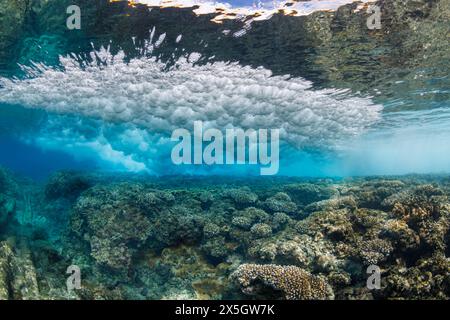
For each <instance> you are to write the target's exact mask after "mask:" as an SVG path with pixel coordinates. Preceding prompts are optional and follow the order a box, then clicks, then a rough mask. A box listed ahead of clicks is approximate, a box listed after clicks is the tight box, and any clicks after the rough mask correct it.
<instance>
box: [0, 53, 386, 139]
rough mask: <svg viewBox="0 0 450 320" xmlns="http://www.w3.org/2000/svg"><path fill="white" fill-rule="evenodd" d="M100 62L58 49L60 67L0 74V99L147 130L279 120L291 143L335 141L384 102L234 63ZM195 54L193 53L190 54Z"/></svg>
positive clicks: (271, 124) (105, 56) (106, 56)
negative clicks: (15, 76) (20, 75)
mask: <svg viewBox="0 0 450 320" xmlns="http://www.w3.org/2000/svg"><path fill="white" fill-rule="evenodd" d="M92 55H93V56H97V58H99V59H101V60H102V61H103V62H104V63H105V64H100V65H98V64H97V63H90V64H88V65H87V66H84V67H80V65H79V63H78V62H77V60H76V59H75V58H73V57H61V58H60V61H61V65H62V68H51V67H47V66H44V65H36V66H35V68H33V70H31V69H29V70H28V72H29V73H30V75H32V76H30V77H28V78H25V79H21V80H18V79H6V78H2V79H0V85H1V88H0V103H8V104H20V105H23V106H25V107H29V108H42V109H45V110H47V111H50V112H55V113H59V114H74V115H81V116H85V117H93V118H99V119H102V120H105V121H108V122H114V123H129V124H133V125H136V126H138V127H141V128H146V129H148V130H150V131H151V132H156V133H162V134H166V133H170V132H171V131H172V130H174V129H176V128H180V127H185V128H186V127H192V124H193V122H194V121H196V120H200V121H203V123H204V124H205V127H215V128H223V129H225V128H231V127H239V128H243V129H247V128H252V129H258V128H269V129H270V128H279V129H281V131H280V133H281V138H282V139H284V140H285V141H287V142H289V143H290V144H292V145H294V146H296V147H302V148H303V147H314V148H323V147H333V146H338V145H339V142H341V141H343V139H347V138H349V137H352V136H357V135H359V134H361V133H362V132H364V131H365V130H366V129H367V128H369V127H370V126H371V125H373V124H374V123H375V122H377V121H378V120H379V119H380V114H381V110H382V107H381V106H379V105H375V104H373V103H372V101H371V100H370V99H369V98H360V97H352V96H349V95H348V94H345V95H343V94H342V93H343V92H342V90H341V91H338V90H334V89H326V90H313V89H312V88H311V83H310V82H309V81H306V80H304V79H302V78H291V77H289V76H273V75H272V73H271V71H270V70H267V69H264V68H262V67H259V68H252V67H249V66H241V65H239V64H238V63H226V62H215V63H207V64H205V65H195V64H194V63H193V61H192V60H193V59H194V57H195V59H198V55H194V54H191V56H190V57H191V59H189V57H187V58H181V59H180V60H179V61H178V62H177V64H176V66H174V67H172V68H170V69H169V70H163V69H164V67H166V65H165V64H164V63H162V62H159V61H157V59H156V58H147V57H142V58H136V59H132V60H131V61H130V62H129V63H126V62H124V60H123V58H124V54H123V53H119V54H118V55H115V56H113V55H112V54H111V53H110V52H109V50H108V49H104V48H103V49H101V50H100V51H97V52H93V53H92ZM195 59H194V60H195Z"/></svg>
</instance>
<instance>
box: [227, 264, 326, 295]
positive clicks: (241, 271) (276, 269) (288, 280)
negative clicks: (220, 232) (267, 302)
mask: <svg viewBox="0 0 450 320" xmlns="http://www.w3.org/2000/svg"><path fill="white" fill-rule="evenodd" d="M231 277H232V278H234V279H236V280H237V282H238V283H239V285H240V286H241V287H242V290H243V291H244V292H245V293H251V294H255V291H257V290H258V289H255V288H254V283H255V282H258V281H259V282H261V283H262V284H263V285H264V286H269V287H271V288H272V289H273V290H275V291H281V293H282V296H283V297H284V298H285V299H288V300H298V299H301V300H312V299H314V300H319V299H320V300H323V299H330V298H333V292H332V290H331V288H330V287H329V286H328V284H327V283H326V282H325V281H324V280H323V279H321V278H319V277H316V276H313V275H311V274H310V273H308V272H306V271H304V270H302V269H300V268H298V267H294V266H277V265H256V264H243V265H241V266H239V268H238V269H237V270H236V271H235V272H234V273H233V274H232V275H231Z"/></svg>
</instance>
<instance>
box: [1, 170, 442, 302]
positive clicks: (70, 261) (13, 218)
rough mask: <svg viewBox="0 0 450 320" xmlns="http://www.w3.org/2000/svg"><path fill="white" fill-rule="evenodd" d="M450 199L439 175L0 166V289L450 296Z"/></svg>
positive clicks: (138, 294)
mask: <svg viewBox="0 0 450 320" xmlns="http://www.w3.org/2000/svg"><path fill="white" fill-rule="evenodd" d="M449 195H450V177H448V176H419V175H418V176H401V177H359V178H351V179H300V178H283V177H279V178H273V177H272V178H256V177H255V178H245V179H243V178H232V177H220V179H218V177H148V176H141V175H128V174H123V175H117V174H108V173H93V172H89V173H79V172H59V173H56V174H54V175H53V176H52V177H50V178H49V180H48V181H47V182H45V183H36V182H32V181H28V180H26V179H23V178H20V177H16V176H14V175H13V174H11V173H10V172H7V171H6V170H0V228H1V229H0V230H1V231H0V232H1V233H0V235H1V238H0V239H1V240H0V298H1V299H241V298H250V299H269V298H270V299H449V297H450V260H449V257H450V248H449V244H450V231H449V230H450V201H449ZM71 265H77V266H78V267H79V268H80V269H81V282H82V288H81V289H80V290H72V291H68V290H67V288H66V279H67V277H68V275H67V274H66V270H67V268H68V267H69V266H71ZM371 265H376V266H378V267H379V268H380V270H381V288H380V289H375V290H370V289H368V287H367V279H368V277H369V275H368V274H367V268H368V267H369V266H371Z"/></svg>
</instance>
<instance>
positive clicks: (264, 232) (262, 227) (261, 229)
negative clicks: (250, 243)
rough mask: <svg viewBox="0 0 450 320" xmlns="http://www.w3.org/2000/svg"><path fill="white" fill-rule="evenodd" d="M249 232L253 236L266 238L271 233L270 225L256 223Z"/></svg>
mask: <svg viewBox="0 0 450 320" xmlns="http://www.w3.org/2000/svg"><path fill="white" fill-rule="evenodd" d="M250 232H251V234H252V235H253V236H254V237H255V238H267V237H269V236H270V235H271V234H272V227H271V226H270V225H268V224H266V223H256V224H254V225H253V226H252V227H251V229H250Z"/></svg>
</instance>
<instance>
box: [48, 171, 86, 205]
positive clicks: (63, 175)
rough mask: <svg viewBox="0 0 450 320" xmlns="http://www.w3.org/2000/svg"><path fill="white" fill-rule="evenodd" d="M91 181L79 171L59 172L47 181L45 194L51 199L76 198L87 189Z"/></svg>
mask: <svg viewBox="0 0 450 320" xmlns="http://www.w3.org/2000/svg"><path fill="white" fill-rule="evenodd" d="M91 184H92V183H91V182H90V181H89V179H88V178H87V177H85V176H83V175H82V174H80V173H77V172H71V171H62V172H57V173H56V174H54V175H53V176H52V177H50V179H49V180H48V182H47V185H46V187H45V196H46V197H47V198H48V199H50V200H55V199H58V198H76V197H78V196H79V195H80V193H81V192H83V191H84V190H86V189H89V187H90V186H91Z"/></svg>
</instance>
